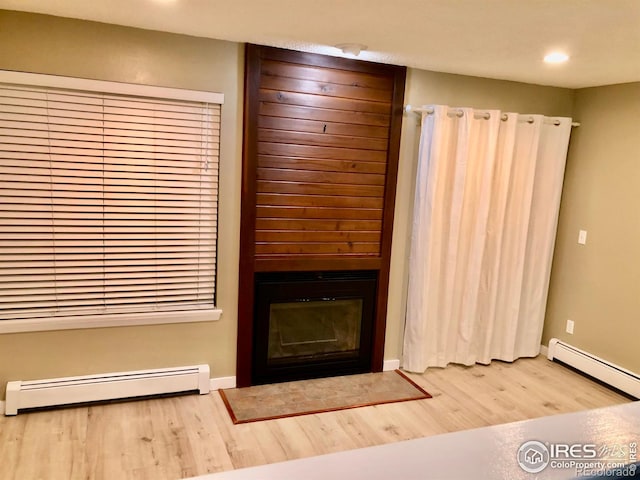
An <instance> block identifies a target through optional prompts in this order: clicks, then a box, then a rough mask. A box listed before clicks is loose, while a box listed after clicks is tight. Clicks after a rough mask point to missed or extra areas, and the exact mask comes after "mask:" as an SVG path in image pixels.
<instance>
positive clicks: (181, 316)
mask: <svg viewBox="0 0 640 480" xmlns="http://www.w3.org/2000/svg"><path fill="white" fill-rule="evenodd" d="M221 316H222V310H220V309H210V310H195V311H194V310H189V311H182V312H153V313H124V314H118V315H86V316H80V315H79V316H73V317H52V318H47V319H43V318H25V319H20V320H2V321H0V334H2V333H22V332H44V331H50V330H73V329H81V328H106V327H133V326H138V325H164V324H168V323H193V322H213V321H217V320H220V317H221Z"/></svg>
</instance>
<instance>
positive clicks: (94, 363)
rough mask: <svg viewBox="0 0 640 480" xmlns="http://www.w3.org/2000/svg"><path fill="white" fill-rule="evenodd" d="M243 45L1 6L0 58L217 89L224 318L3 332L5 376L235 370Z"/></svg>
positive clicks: (14, 64)
mask: <svg viewBox="0 0 640 480" xmlns="http://www.w3.org/2000/svg"><path fill="white" fill-rule="evenodd" d="M243 62H244V61H243V48H242V46H241V45H239V44H236V43H229V42H221V41H215V40H208V39H203V38H195V37H188V36H184V35H174V34H168V33H159V32H152V31H146V30H139V29H133V28H125V27H116V26H110V25H105V24H100V23H90V22H83V21H77V20H68V19H63V18H57V17H50V16H42V15H32V14H24V13H18V12H8V11H6V10H5V11H3V10H0V68H2V69H6V70H20V71H27V72H36V73H48V74H57V75H67V76H76V77H84V78H93V79H100V80H111V81H119V82H129V83H142V84H148V85H159V86H165V87H176V88H187V89H194V90H208V91H214V92H222V93H224V95H225V103H224V105H223V107H222V125H221V145H220V180H221V184H220V205H219V225H220V228H219V238H218V248H219V256H218V258H219V263H218V278H219V280H218V302H217V304H218V307H220V308H221V309H222V310H223V315H222V318H221V320H219V321H217V322H211V323H192V324H177V325H159V326H142V327H124V328H99V329H86V330H67V331H56V332H39V333H22V334H4V335H0V398H4V384H5V382H6V381H8V380H28V379H32V378H46V377H57V376H66V375H82V374H88V373H99V372H113V371H120V370H134V369H144V368H155V367H158V368H159V367H170V366H177V365H189V364H195V363H208V364H209V365H210V366H211V372H212V376H213V377H220V376H229V375H235V350H236V324H237V315H236V310H237V285H238V237H239V228H240V227H239V215H240V214H239V212H240V166H241V147H242V145H241V140H242V139H241V137H242V130H241V125H242V82H243Z"/></svg>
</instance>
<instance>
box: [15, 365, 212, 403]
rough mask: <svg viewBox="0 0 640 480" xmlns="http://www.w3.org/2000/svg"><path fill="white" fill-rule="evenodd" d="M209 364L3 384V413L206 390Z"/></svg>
mask: <svg viewBox="0 0 640 480" xmlns="http://www.w3.org/2000/svg"><path fill="white" fill-rule="evenodd" d="M209 385H210V380H209V365H194V366H187V367H174V368H159V369H155V370H138V371H132V372H116V373H104V374H99V375H86V376H82V377H66V378H50V379H45V380H31V381H15V382H8V383H7V397H6V402H5V415H17V413H18V410H21V409H26V408H37V407H51V406H58V405H69V404H74V403H86V402H96V401H103V400H116V399H123V398H133V397H142V396H149V395H161V394H166V393H179V392H189V391H195V390H197V391H198V392H199V393H200V394H203V395H204V394H206V393H209Z"/></svg>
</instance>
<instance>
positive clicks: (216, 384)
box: [210, 377, 236, 390]
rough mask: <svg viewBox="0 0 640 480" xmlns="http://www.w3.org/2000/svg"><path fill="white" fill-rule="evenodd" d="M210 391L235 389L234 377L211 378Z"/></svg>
mask: <svg viewBox="0 0 640 480" xmlns="http://www.w3.org/2000/svg"><path fill="white" fill-rule="evenodd" d="M210 382H211V390H219V389H221V388H222V389H225V388H236V377H218V378H212V379H211V380H210Z"/></svg>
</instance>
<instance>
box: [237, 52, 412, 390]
mask: <svg viewBox="0 0 640 480" xmlns="http://www.w3.org/2000/svg"><path fill="white" fill-rule="evenodd" d="M405 75H406V69H405V68H404V67H398V66H392V65H383V64H376V63H370V62H362V61H357V60H349V59H344V58H335V57H328V56H323V55H316V54H310V53H302V52H295V51H290V50H281V49H275V48H271V47H262V46H257V45H247V50H246V70H245V108H244V143H243V178H242V206H241V231H240V249H241V250H240V285H239V292H240V293H239V308H238V316H239V319H238V351H237V384H238V386H248V385H250V384H251V364H252V352H253V345H252V338H253V316H254V305H253V304H254V280H255V274H256V272H278V271H330V270H375V271H377V272H378V291H377V297H376V312H375V324H374V327H373V340H372V358H371V371H380V370H382V362H383V354H384V335H385V322H386V310H387V293H388V283H389V261H390V256H391V236H392V230H393V211H394V201H395V189H396V177H397V167H398V155H399V146H400V127H401V121H402V106H403V97H404V83H405Z"/></svg>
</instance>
